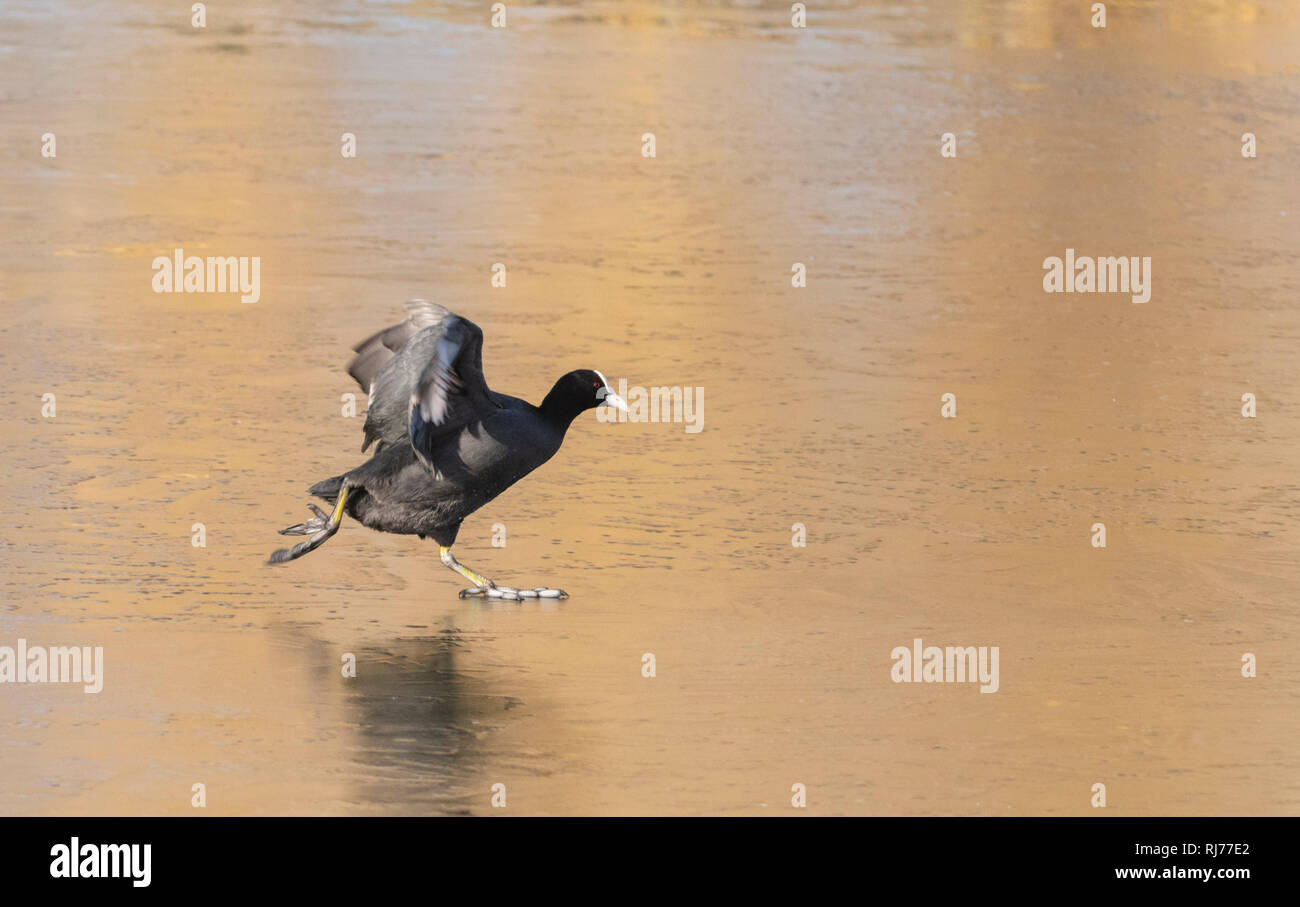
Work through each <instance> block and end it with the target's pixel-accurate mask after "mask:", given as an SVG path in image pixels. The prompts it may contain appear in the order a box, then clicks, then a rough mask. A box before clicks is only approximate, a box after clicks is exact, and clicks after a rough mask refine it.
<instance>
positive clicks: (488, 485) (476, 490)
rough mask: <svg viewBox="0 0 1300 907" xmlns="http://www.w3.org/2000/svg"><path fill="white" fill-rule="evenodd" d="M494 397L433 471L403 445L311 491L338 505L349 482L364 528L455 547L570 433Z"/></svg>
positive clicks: (513, 401) (449, 443)
mask: <svg viewBox="0 0 1300 907" xmlns="http://www.w3.org/2000/svg"><path fill="white" fill-rule="evenodd" d="M493 398H494V400H495V401H496V403H497V404H498V406H500V409H499V410H497V411H496V412H492V413H488V414H487V415H486V416H485V418H483V419H480V420H478V421H476V422H473V423H470V424H469V425H466V426H464V427H463V428H461V429H460V430H459V431H458V432H457V433H456V434H455V435H454V436H451V437H448V438H447V439H445V440H444V442H443V443H442V444H441V445H440V446H439V447H438V448H437V449H436V450H435V451H434V455H433V457H432V466H433V468H432V469H430V468H429V466H427V465H426V464H425V462H424V461H423V460H421V459H420V458H419V457H418V456H416V453H415V450H414V449H413V448H412V447H411V444H410V442H409V441H408V440H405V439H403V440H401V441H398V442H396V443H394V444H391V445H387V446H385V447H384V448H383V449H382V450H380V451H379V452H378V453H377V454H375V456H374V457H372V458H371V459H370V460H368V461H367V462H365V463H363V464H361V465H360V466H358V467H357V468H356V469H353V470H352V471H350V472H347V473H344V474H343V475H341V476H337V477H335V478H333V479H327V480H325V481H324V482H321V483H319V484H317V485H314V486H312V488H311V493H312V494H314V495H316V496H317V497H320V498H323V499H324V500H327V501H329V502H330V503H331V504H333V503H334V502H335V500H336V499H337V497H338V493H339V489H340V488H341V487H342V485H343V483H344V482H347V483H348V484H350V485H351V486H352V487H353V488H354V489H355V490H354V491H353V493H352V494H351V495H349V496H348V501H347V505H346V507H345V508H344V513H346V514H347V515H348V516H350V517H352V519H354V520H356V521H357V522H358V523H360V524H361V525H363V526H368V527H369V528H371V529H377V530H379V531H380V532H395V533H403V534H407V535H420V536H429V537H430V538H433V539H434V540H435V541H437V542H438V544H440V545H445V546H447V547H451V545H452V544H453V543H455V541H456V531H457V530H458V529H459V528H460V524H461V521H462V520H464V519H465V517H467V516H469V515H470V514H471V513H473V512H474V511H475V510H478V509H479V508H480V507H482V506H483V505H484V504H486V503H487V502H488V501H491V500H492V499H493V498H495V497H496V496H497V495H499V494H501V492H503V491H505V490H506V489H507V488H509V487H510V486H511V485H513V484H514V483H515V482H518V481H519V480H520V479H522V478H523V477H524V476H526V475H528V473H530V472H532V471H533V470H534V469H536V468H537V467H539V466H541V465H542V464H543V463H545V462H546V461H547V460H549V459H550V458H551V457H553V456H554V455H555V453H556V451H558V450H559V449H560V444H561V442H562V441H563V440H564V433H565V430H566V429H567V427H568V426H558V425H556V424H554V423H553V422H551V421H550V420H548V419H547V418H546V417H545V415H544V414H543V413H542V411H541V409H539V408H538V407H536V406H533V405H532V404H530V403H527V402H525V401H523V400H520V399H518V398H516V397H508V396H506V395H504V394H494V395H493Z"/></svg>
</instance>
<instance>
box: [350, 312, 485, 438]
mask: <svg viewBox="0 0 1300 907" xmlns="http://www.w3.org/2000/svg"><path fill="white" fill-rule="evenodd" d="M406 311H407V318H406V320H405V321H403V322H402V323H401V324H396V325H393V326H392V327H390V328H386V329H385V330H383V331H380V332H379V333H378V334H375V335H374V336H373V337H370V338H368V339H367V340H365V341H363V342H362V343H360V344H358V345H357V348H356V351H357V358H356V359H355V360H354V361H353V363H352V366H351V367H349V369H348V371H349V373H350V374H351V375H352V377H354V378H356V379H357V381H358V382H360V383H361V385H362V387H364V388H366V391H367V393H368V394H369V395H370V408H369V410H368V411H367V413H366V425H365V432H366V439H365V443H364V444H363V445H362V447H361V449H362V450H365V449H366V448H367V447H369V446H370V444H371V443H372V442H374V441H378V442H379V445H378V447H377V448H376V452H378V451H379V450H382V449H383V448H384V447H385V446H387V445H390V444H396V443H399V442H400V441H403V440H407V439H409V440H410V442H411V446H412V447H413V448H414V449H415V451H416V453H417V454H418V455H419V456H420V457H421V459H423V460H424V461H425V462H426V463H429V462H430V461H431V459H432V455H433V449H434V446H435V444H436V442H437V441H438V440H439V439H440V438H442V437H444V436H446V435H448V434H451V433H453V432H456V431H459V430H460V429H461V428H463V427H464V426H465V425H467V424H469V423H471V422H475V421H478V420H479V419H482V418H484V417H485V416H487V415H489V414H490V413H491V412H493V411H494V410H496V409H498V406H497V404H496V403H495V402H493V400H492V394H491V392H490V391H489V390H488V386H487V382H486V381H485V380H484V378H483V332H482V331H481V330H480V329H479V327H478V325H476V324H474V322H472V321H469V320H468V319H465V318H462V317H460V316H459V315H456V314H455V313H453V312H450V311H448V310H447V309H445V308H443V307H442V306H439V305H435V304H433V303H429V302H425V301H423V300H413V301H412V302H408V303H407V304H406Z"/></svg>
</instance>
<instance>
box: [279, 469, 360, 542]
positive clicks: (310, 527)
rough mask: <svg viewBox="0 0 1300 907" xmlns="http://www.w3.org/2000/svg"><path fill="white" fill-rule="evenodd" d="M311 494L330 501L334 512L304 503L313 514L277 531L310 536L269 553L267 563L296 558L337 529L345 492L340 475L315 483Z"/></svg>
mask: <svg viewBox="0 0 1300 907" xmlns="http://www.w3.org/2000/svg"><path fill="white" fill-rule="evenodd" d="M318 489H327V490H318ZM311 493H312V494H314V495H316V496H317V497H321V498H325V500H327V501H331V502H333V503H334V512H333V513H326V512H325V511H323V510H321V509H320V508H319V507H317V506H316V505H315V504H308V505H307V506H308V507H310V508H311V512H312V513H313V514H315V516H313V517H312V518H311V519H310V520H308V521H307V522H305V523H298V524H297V525H294V526H289V527H287V528H285V529H281V530H280V534H281V535H307V536H311V537H310V538H308V539H306V540H305V541H302V542H299V543H298V544H296V545H294V546H293V547H292V548H281V549H279V550H278V551H275V552H272V554H271V557H270V559H269V560H268V561H267V563H268V564H283V563H284V562H285V561H292V560H297V559H298V558H300V557H302V556H303V555H304V554H306V553H308V552H309V551H315V550H316V549H317V548H319V547H320V546H321V545H323V544H325V542H326V541H327V540H328V539H329V537H330V536H332V535H333V534H334V533H336V532H338V531H339V523H341V522H343V507H344V505H345V504H346V503H347V500H348V491H347V489H346V488H344V487H343V477H342V476H335V477H334V478H332V479H326V480H325V481H324V482H318V483H317V484H315V485H313V486H312V487H311Z"/></svg>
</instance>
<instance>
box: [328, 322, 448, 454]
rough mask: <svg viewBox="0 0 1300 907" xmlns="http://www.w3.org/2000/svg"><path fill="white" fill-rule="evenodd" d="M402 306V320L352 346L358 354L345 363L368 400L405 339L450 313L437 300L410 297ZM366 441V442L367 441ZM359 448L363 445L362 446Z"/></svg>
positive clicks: (372, 399)
mask: <svg viewBox="0 0 1300 907" xmlns="http://www.w3.org/2000/svg"><path fill="white" fill-rule="evenodd" d="M404 308H405V309H406V319H405V320H404V321H402V322H401V323H400V324H395V325H392V326H391V327H386V328H384V329H383V330H382V331H380V332H379V333H378V334H374V335H372V336H370V337H367V338H366V339H365V340H363V341H361V342H360V343H358V344H357V345H356V346H354V347H353V348H352V350H353V352H355V353H356V354H357V355H356V358H354V359H353V360H352V364H351V365H349V366H348V374H349V375H351V376H352V377H353V378H354V379H356V382H357V384H360V385H361V389H362V390H363V391H365V392H366V394H368V395H370V396H371V400H370V402H371V403H373V402H374V397H373V394H374V383H375V379H376V378H377V377H379V373H380V372H382V371H383V370H384V367H385V366H386V365H388V363H390V362H392V361H393V359H395V358H396V357H397V354H398V353H400V352H401V351H402V347H404V346H406V344H407V341H409V340H410V339H411V338H412V337H414V336H415V335H416V334H418V333H420V331H422V330H424V329H425V328H430V327H433V326H434V325H436V324H438V322H440V321H442V319H444V318H446V317H447V316H448V315H450V314H451V312H449V311H447V310H446V309H444V308H443V307H442V306H440V305H438V304H437V303H434V302H429V301H427V300H424V299H412V300H410V301H408V302H407V303H406V304H405V305H404ZM366 443H367V444H369V441H367V442H366ZM362 450H365V448H364V447H363V448H362Z"/></svg>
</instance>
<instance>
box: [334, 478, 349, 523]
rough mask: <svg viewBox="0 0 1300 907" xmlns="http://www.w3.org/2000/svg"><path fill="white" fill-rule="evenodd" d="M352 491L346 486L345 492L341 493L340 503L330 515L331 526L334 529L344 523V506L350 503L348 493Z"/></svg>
mask: <svg viewBox="0 0 1300 907" xmlns="http://www.w3.org/2000/svg"><path fill="white" fill-rule="evenodd" d="M351 490H352V489H350V488H348V487H347V486H344V487H343V490H342V491H340V492H339V500H338V503H337V504H335V505H334V512H333V513H331V514H330V526H331V527H332V528H334V529H337V528H338V526H339V523H341V522H343V505H344V504H346V503H347V502H348V492H349V491H351Z"/></svg>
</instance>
